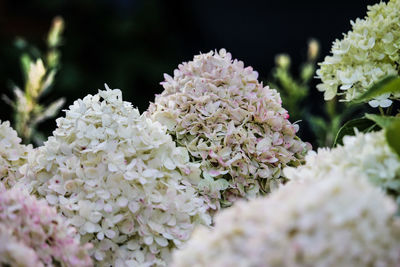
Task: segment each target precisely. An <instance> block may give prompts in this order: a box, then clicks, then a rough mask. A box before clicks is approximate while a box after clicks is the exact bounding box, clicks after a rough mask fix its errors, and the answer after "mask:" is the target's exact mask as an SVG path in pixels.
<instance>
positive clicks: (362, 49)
mask: <svg viewBox="0 0 400 267" xmlns="http://www.w3.org/2000/svg"><path fill="white" fill-rule="evenodd" d="M399 12H400V0H390V1H389V2H388V3H385V2H381V3H379V4H376V5H373V6H369V7H368V12H367V16H366V17H365V18H364V19H359V18H357V19H356V21H355V22H353V21H352V22H351V25H352V31H349V32H348V33H347V34H345V35H344V38H343V39H342V40H336V41H335V42H334V43H333V46H332V50H331V52H332V55H331V56H327V57H325V60H324V62H322V63H320V69H319V70H317V76H318V77H319V78H320V79H321V80H322V83H321V84H319V85H318V86H317V88H318V89H319V90H320V91H323V92H324V93H325V99H326V100H329V99H332V98H333V97H335V96H336V95H344V98H345V100H346V101H351V100H352V99H354V98H355V97H357V96H358V95H360V94H361V93H363V92H365V91H366V90H367V89H368V87H370V86H371V85H372V84H373V83H374V82H376V81H378V80H379V79H381V78H383V77H385V76H387V75H398V74H399V70H400V69H399V64H400V15H399ZM338 89H339V92H338ZM388 97H389V96H386V100H388V99H387V98H388ZM379 100H382V99H379ZM379 102H380V103H375V102H373V103H371V105H372V106H378V105H379V106H382V107H387V106H390V105H391V101H390V100H388V101H379Z"/></svg>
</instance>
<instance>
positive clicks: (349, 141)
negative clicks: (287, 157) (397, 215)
mask: <svg viewBox="0 0 400 267" xmlns="http://www.w3.org/2000/svg"><path fill="white" fill-rule="evenodd" d="M336 170H340V171H348V170H350V171H354V172H357V173H360V174H362V175H364V176H366V177H367V178H368V179H369V180H370V181H371V182H372V183H374V184H375V185H377V186H379V187H381V188H382V189H384V190H385V191H386V192H387V193H389V194H390V195H393V196H395V197H399V196H400V158H399V157H398V156H397V154H396V153H395V152H393V151H392V149H391V148H390V147H389V145H388V144H387V142H386V138H385V134H384V132H383V131H380V132H371V133H366V134H364V133H357V134H356V135H355V136H345V137H344V139H343V145H342V146H341V145H339V146H337V147H336V148H333V149H329V148H319V149H318V151H317V152H315V151H310V152H309V153H308V154H307V156H306V164H304V165H302V166H299V167H297V168H292V167H288V168H285V169H284V173H285V176H286V177H287V178H289V179H290V180H304V179H324V178H325V176H327V175H328V174H329V173H330V172H332V171H336ZM399 200H400V198H399Z"/></svg>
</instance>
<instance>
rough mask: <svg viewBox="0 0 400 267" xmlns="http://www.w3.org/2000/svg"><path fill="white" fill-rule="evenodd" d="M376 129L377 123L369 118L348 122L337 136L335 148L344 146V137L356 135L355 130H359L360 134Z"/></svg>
mask: <svg viewBox="0 0 400 267" xmlns="http://www.w3.org/2000/svg"><path fill="white" fill-rule="evenodd" d="M375 127H376V124H375V122H373V121H371V120H369V119H367V118H359V119H354V120H350V121H348V122H346V123H345V124H344V125H343V126H342V127H341V128H340V129H339V131H338V133H337V134H336V138H335V142H334V143H333V146H336V145H338V144H341V145H342V144H343V137H344V136H346V135H354V128H357V129H358V130H359V131H360V132H369V131H372V130H373V129H374V128H375Z"/></svg>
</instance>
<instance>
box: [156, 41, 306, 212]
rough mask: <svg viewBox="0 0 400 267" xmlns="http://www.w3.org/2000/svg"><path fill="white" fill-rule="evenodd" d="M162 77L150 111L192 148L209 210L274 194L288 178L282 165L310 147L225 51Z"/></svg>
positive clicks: (272, 96) (271, 96)
mask: <svg viewBox="0 0 400 267" xmlns="http://www.w3.org/2000/svg"><path fill="white" fill-rule="evenodd" d="M164 77H165V81H164V82H162V83H161V84H162V86H163V87H164V91H163V92H162V93H161V94H160V95H157V96H156V99H155V102H154V103H152V104H151V105H150V107H149V114H150V116H151V118H153V119H154V120H157V121H159V122H161V123H163V124H165V125H166V126H167V127H168V130H169V133H170V134H171V135H172V136H173V138H174V140H176V142H177V144H178V145H179V146H183V147H187V148H188V150H189V152H190V155H191V160H192V162H195V163H196V164H198V165H199V168H200V169H201V171H202V176H203V178H204V179H203V180H202V181H201V182H200V183H199V184H198V185H197V187H198V188H199V189H200V191H202V192H203V193H204V194H205V196H206V198H209V199H208V201H209V202H210V206H211V207H212V208H218V207H219V205H220V202H221V203H222V204H223V205H230V204H231V203H232V202H234V201H235V199H237V198H242V197H245V198H247V197H254V196H255V195H257V194H259V193H260V191H262V192H269V191H270V190H271V189H273V188H274V187H276V186H277V185H278V184H280V183H281V182H283V181H284V178H283V177H282V174H281V170H282V168H283V167H285V166H287V165H291V166H293V165H298V164H299V163H300V162H301V161H302V159H303V157H304V154H305V152H306V151H307V150H308V149H309V144H305V143H303V142H302V141H301V140H300V139H299V138H298V137H297V136H296V132H297V131H298V125H296V124H292V123H290V122H289V120H288V118H289V114H288V112H287V111H286V110H285V109H283V108H282V103H281V98H280V96H279V93H278V92H277V91H276V90H274V89H270V88H269V87H267V86H266V87H264V86H263V84H262V83H260V82H258V80H257V78H258V73H257V72H256V71H254V70H253V68H252V67H245V66H244V64H243V62H242V61H238V60H236V59H235V60H232V56H231V54H230V53H227V52H226V51H225V50H224V49H221V50H220V51H219V53H218V52H212V51H211V52H209V53H207V54H200V55H197V56H195V57H194V59H193V61H190V62H187V63H183V64H180V65H179V66H178V69H176V70H175V71H174V77H171V76H169V75H167V74H165V75H164ZM218 200H219V201H218Z"/></svg>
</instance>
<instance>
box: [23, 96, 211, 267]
mask: <svg viewBox="0 0 400 267" xmlns="http://www.w3.org/2000/svg"><path fill="white" fill-rule="evenodd" d="M26 166H27V171H26V172H27V176H26V177H25V178H24V179H22V180H21V182H24V183H25V184H29V185H30V187H31V188H32V189H33V192H35V193H36V194H37V195H38V196H41V197H45V198H46V199H47V201H48V202H49V203H50V204H51V205H54V206H56V207H57V208H58V210H59V211H60V212H62V213H63V214H64V215H65V216H66V217H68V218H69V219H71V223H72V224H73V225H74V226H76V227H77V228H78V230H79V234H80V235H81V240H83V241H85V242H90V243H92V244H93V245H94V251H93V256H94V258H95V259H96V260H97V261H98V264H99V265H104V266H108V265H112V266H158V265H160V266H163V265H165V264H166V262H167V261H168V259H169V255H170V252H171V250H172V249H174V248H175V247H180V246H181V244H182V243H183V242H184V241H185V240H187V239H188V238H189V236H190V234H191V232H192V229H193V227H194V225H195V224H196V223H200V222H202V223H203V222H204V223H205V224H208V223H210V218H209V215H208V214H207V213H206V210H207V206H206V205H205V204H204V203H203V200H202V198H200V197H197V195H196V194H197V193H196V191H195V189H194V188H193V187H192V185H191V184H190V182H189V181H191V180H196V179H197V180H199V179H200V176H199V174H198V170H197V169H196V168H195V166H193V165H192V164H191V163H189V155H188V152H187V150H186V149H184V148H182V147H180V148H177V147H176V145H175V143H174V142H173V141H172V138H171V136H169V135H168V134H167V133H166V128H165V127H164V126H162V125H161V124H160V123H158V122H153V121H151V120H150V119H148V118H146V117H145V116H141V115H140V114H139V111H138V110H137V109H134V108H133V107H132V105H131V104H130V103H128V102H125V101H123V100H122V94H121V91H120V90H118V89H116V90H110V89H107V90H105V91H99V92H98V94H96V95H88V96H86V97H85V98H83V99H82V100H81V99H79V100H77V101H75V102H74V104H73V105H71V106H70V108H69V110H67V111H66V116H65V117H64V118H59V119H57V129H56V130H55V131H54V132H53V136H52V137H50V138H49V140H48V141H47V142H46V143H45V144H44V146H43V147H40V148H39V149H38V151H37V153H35V156H34V157H32V158H30V162H29V163H28V164H27V165H26Z"/></svg>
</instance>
